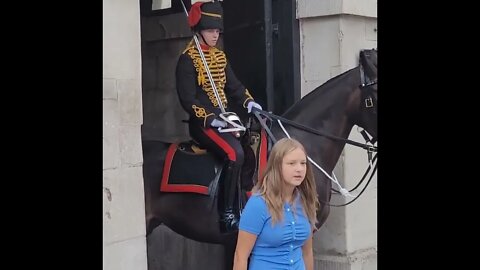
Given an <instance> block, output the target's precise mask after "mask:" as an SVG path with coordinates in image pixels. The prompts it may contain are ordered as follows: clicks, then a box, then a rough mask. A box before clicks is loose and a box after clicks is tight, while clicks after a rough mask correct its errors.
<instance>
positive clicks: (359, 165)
mask: <svg viewBox="0 0 480 270" xmlns="http://www.w3.org/2000/svg"><path fill="white" fill-rule="evenodd" d="M297 19H299V26H300V48H301V52H300V58H301V59H300V66H301V88H302V89H301V91H302V96H304V95H306V94H308V93H309V92H310V91H312V90H313V89H315V88H316V87H317V86H319V85H321V84H323V83H325V82H326V81H327V80H328V79H330V78H332V77H334V76H336V75H338V74H340V73H343V72H345V71H347V70H349V69H351V68H353V67H355V66H356V65H358V54H359V52H360V50H361V49H371V48H376V47H377V1H376V0H322V1H318V0H297ZM349 139H351V140H355V141H359V142H364V141H363V139H362V137H361V135H360V134H358V133H357V129H356V126H355V127H354V128H353V130H352V133H351V134H350V137H349ZM367 165H368V163H367V154H366V152H365V151H364V150H362V149H360V148H357V147H355V146H349V145H347V146H346V147H345V150H344V152H343V153H342V156H341V157H340V159H339V162H338V164H337V167H336V168H335V174H336V176H337V178H338V180H339V181H340V183H341V185H342V186H343V187H346V188H349V189H350V188H353V187H354V186H355V184H356V183H357V182H358V181H359V180H360V178H361V177H362V175H363V173H364V172H365V169H366V168H367ZM376 194H377V179H376V175H375V176H374V178H373V179H372V182H371V183H370V185H369V188H367V190H366V191H365V192H364V194H363V195H362V196H361V197H360V198H359V199H358V200H356V201H355V202H353V204H350V205H348V206H346V207H340V208H339V207H332V209H331V212H330V216H329V217H328V219H327V221H326V223H325V224H324V225H323V226H322V228H321V229H320V230H319V231H318V232H317V233H316V234H315V237H314V254H315V269H322V270H329V269H332V270H333V269H335V270H339V269H342V270H343V269H345V270H353V269H355V270H374V269H377V202H376ZM348 200H349V199H347V201H348ZM344 202H346V200H345V199H343V198H342V197H341V196H339V195H333V198H332V203H335V204H341V203H344Z"/></svg>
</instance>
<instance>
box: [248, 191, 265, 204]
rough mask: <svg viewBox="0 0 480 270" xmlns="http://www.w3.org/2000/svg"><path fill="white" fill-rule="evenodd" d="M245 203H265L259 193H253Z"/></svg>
mask: <svg viewBox="0 0 480 270" xmlns="http://www.w3.org/2000/svg"><path fill="white" fill-rule="evenodd" d="M247 203H249V204H254V205H259V206H260V205H267V204H266V202H265V198H264V197H263V196H262V195H261V194H259V193H253V194H252V195H251V196H250V198H249V199H248V201H247Z"/></svg>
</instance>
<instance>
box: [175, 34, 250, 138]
mask: <svg viewBox="0 0 480 270" xmlns="http://www.w3.org/2000/svg"><path fill="white" fill-rule="evenodd" d="M203 54H204V56H205V59H206V60H207V64H208V68H209V70H210V73H211V75H212V78H213V81H214V83H215V86H216V87H217V91H218V95H219V96H220V100H221V102H222V105H223V107H224V108H225V110H227V109H228V100H227V95H228V97H229V98H231V101H234V102H237V103H238V104H239V105H241V106H243V108H247V103H248V101H250V100H252V101H253V97H252V95H250V93H249V91H248V89H246V88H245V87H244V86H243V85H242V84H241V82H240V81H239V80H238V79H237V78H236V77H235V74H234V73H233V71H232V69H231V68H230V66H229V65H228V62H227V57H226V55H225V53H224V52H223V51H221V50H219V49H217V48H215V47H209V49H208V50H203ZM176 79H177V90H178V91H177V92H178V96H179V99H180V103H181V104H182V106H183V108H184V109H185V111H186V112H188V113H189V114H190V119H191V120H193V121H197V122H199V123H201V124H202V126H203V127H204V128H206V127H209V126H210V123H211V122H212V121H213V119H215V117H217V115H218V114H219V113H220V112H221V111H220V107H219V104H218V101H217V98H216V97H215V94H214V91H213V87H212V85H211V83H210V80H209V79H208V75H207V72H206V70H205V66H204V64H203V62H202V59H201V57H200V54H199V52H198V50H197V48H196V47H195V46H194V44H193V42H190V44H189V45H188V46H187V48H186V49H185V50H184V52H183V53H182V55H181V56H180V58H179V60H178V64H177V70H176ZM227 111H228V110H227Z"/></svg>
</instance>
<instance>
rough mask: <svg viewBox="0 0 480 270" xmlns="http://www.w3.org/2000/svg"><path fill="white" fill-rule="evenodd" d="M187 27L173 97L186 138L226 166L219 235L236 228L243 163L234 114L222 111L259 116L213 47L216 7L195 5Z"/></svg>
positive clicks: (218, 18) (219, 21) (218, 19)
mask: <svg viewBox="0 0 480 270" xmlns="http://www.w3.org/2000/svg"><path fill="white" fill-rule="evenodd" d="M182 5H183V2H182ZM184 8H185V6H184ZM185 12H186V9H185ZM188 24H189V26H190V27H191V28H192V30H193V31H194V36H193V39H192V41H191V42H190V43H189V44H188V45H187V47H186V49H185V50H184V51H183V53H182V54H181V55H180V58H179V59H178V63H177V67H176V86H177V92H178V96H179V99H180V103H181V105H182V107H183V109H184V110H185V111H186V112H187V113H188V114H189V115H190V118H189V121H188V123H189V132H190V136H191V137H192V138H193V139H194V140H195V141H196V142H197V143H199V144H200V145H201V146H202V147H205V148H207V150H208V151H209V152H212V153H214V154H215V155H216V156H217V157H218V158H220V159H222V160H224V161H225V163H226V164H227V165H226V173H225V177H224V179H223V181H224V182H223V187H224V188H223V192H224V194H223V196H224V200H223V201H224V205H223V211H222V213H221V215H220V229H221V231H222V232H226V233H228V232H233V231H236V230H237V229H238V222H239V218H238V213H236V212H235V210H234V207H233V206H234V205H233V204H234V200H235V191H236V185H237V183H238V181H239V178H240V172H241V168H242V165H243V163H244V150H243V148H242V145H241V143H240V137H241V136H242V135H243V133H244V131H245V127H244V126H243V124H242V122H241V120H240V118H239V117H238V116H237V114H236V113H235V112H232V111H228V110H229V101H230V102H235V103H237V104H238V105H239V106H240V107H243V108H245V109H246V110H247V111H248V113H250V112H251V110H252V108H253V107H256V108H259V109H260V110H261V109H262V107H261V106H260V105H259V104H258V103H256V102H255V100H254V98H253V97H252V95H251V94H250V92H249V91H248V89H246V88H245V86H243V84H242V83H241V82H240V81H239V80H238V79H237V78H236V76H235V74H234V72H233V70H232V67H231V66H230V64H229V63H228V60H227V56H226V54H225V52H223V51H222V50H220V49H218V48H216V47H215V46H216V45H217V42H218V40H219V37H220V33H221V31H223V10H222V6H221V4H220V3H219V2H218V1H210V2H196V3H195V4H193V5H192V7H191V9H190V12H189V13H188Z"/></svg>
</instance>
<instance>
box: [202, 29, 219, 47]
mask: <svg viewBox="0 0 480 270" xmlns="http://www.w3.org/2000/svg"><path fill="white" fill-rule="evenodd" d="M200 34H202V36H203V39H204V40H205V43H207V45H208V46H210V47H215V45H217V42H218V38H219V36H220V29H204V30H201V31H200Z"/></svg>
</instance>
